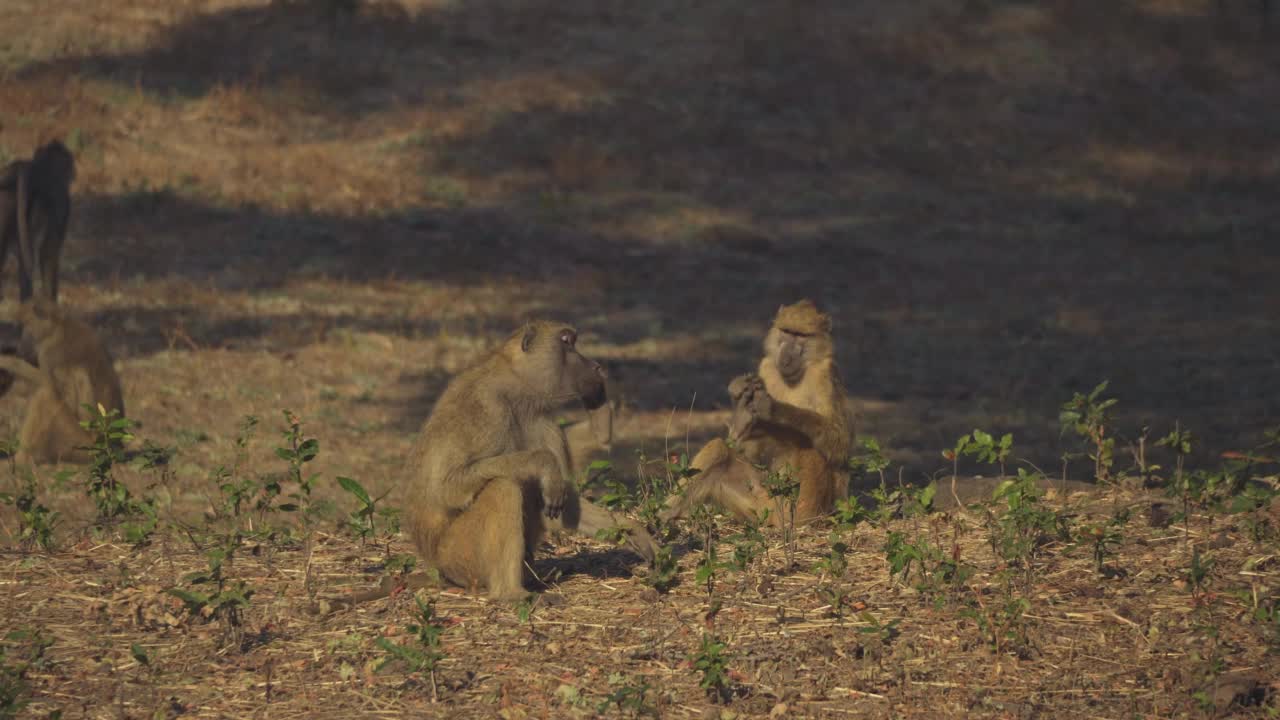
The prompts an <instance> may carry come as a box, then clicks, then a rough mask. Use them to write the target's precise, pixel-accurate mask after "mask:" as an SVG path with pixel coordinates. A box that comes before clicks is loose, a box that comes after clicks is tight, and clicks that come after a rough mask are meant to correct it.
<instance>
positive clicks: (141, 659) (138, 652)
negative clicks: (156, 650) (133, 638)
mask: <svg viewBox="0 0 1280 720" xmlns="http://www.w3.org/2000/svg"><path fill="white" fill-rule="evenodd" d="M129 652H130V653H132V654H133V659H134V660H137V661H138V663H139V664H141V665H147V666H150V665H151V656H150V655H148V654H147V651H146V650H144V649H143V648H142V646H141V645H139V644H138V643H134V644H132V645H130V646H129Z"/></svg>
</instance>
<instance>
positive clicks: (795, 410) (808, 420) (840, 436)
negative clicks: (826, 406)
mask: <svg viewBox="0 0 1280 720" xmlns="http://www.w3.org/2000/svg"><path fill="white" fill-rule="evenodd" d="M768 422H770V423H774V424H776V425H782V426H784V427H789V428H791V429H792V430H795V431H796V432H798V433H801V434H802V435H804V436H805V437H807V438H809V441H810V442H812V443H813V447H814V448H815V449H817V451H818V452H820V453H822V456H823V457H825V458H826V459H827V461H828V462H832V463H844V462H845V460H846V459H847V458H846V456H847V455H848V454H849V430H848V428H847V427H846V426H845V423H844V422H841V418H828V417H824V416H823V415H820V414H818V413H816V412H814V411H812V410H806V409H805V408H802V407H796V406H795V405H791V404H790V403H784V402H779V401H777V400H774V401H773V412H772V413H771V415H770V417H769V420H768Z"/></svg>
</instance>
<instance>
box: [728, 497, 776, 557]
mask: <svg viewBox="0 0 1280 720" xmlns="http://www.w3.org/2000/svg"><path fill="white" fill-rule="evenodd" d="M768 517H769V510H768V509H767V508H766V509H764V510H761V511H760V514H759V515H756V516H754V517H752V518H751V519H749V520H747V521H746V522H744V523H743V524H742V529H741V530H740V531H738V532H737V533H734V534H733V535H730V536H729V537H728V538H727V540H728V541H729V542H730V543H732V544H733V557H732V558H730V559H729V561H728V566H729V567H730V568H731V569H733V570H736V571H738V572H746V571H747V570H749V569H750V568H751V565H752V564H753V563H754V562H755V561H756V559H757V558H759V557H760V556H761V555H763V554H764V553H765V548H766V546H765V537H764V532H763V531H762V530H761V527H763V525H764V523H765V522H766V521H767V520H768Z"/></svg>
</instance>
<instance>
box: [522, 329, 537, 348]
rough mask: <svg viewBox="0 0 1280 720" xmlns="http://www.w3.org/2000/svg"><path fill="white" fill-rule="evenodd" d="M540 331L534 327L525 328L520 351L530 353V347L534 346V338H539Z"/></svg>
mask: <svg viewBox="0 0 1280 720" xmlns="http://www.w3.org/2000/svg"><path fill="white" fill-rule="evenodd" d="M537 334H538V331H537V329H536V328H534V327H533V325H531V324H530V325H525V326H524V337H523V338H521V339H520V349H521V350H523V351H525V352H529V346H530V345H532V344H533V338H534V337H535V336H537Z"/></svg>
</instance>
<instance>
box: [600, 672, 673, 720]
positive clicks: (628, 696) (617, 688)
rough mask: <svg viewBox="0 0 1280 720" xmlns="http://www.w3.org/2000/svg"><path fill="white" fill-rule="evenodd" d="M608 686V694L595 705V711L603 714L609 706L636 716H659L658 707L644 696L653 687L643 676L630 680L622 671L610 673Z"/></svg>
mask: <svg viewBox="0 0 1280 720" xmlns="http://www.w3.org/2000/svg"><path fill="white" fill-rule="evenodd" d="M609 687H610V688H611V690H610V691H609V694H608V695H606V696H605V698H604V700H602V701H601V702H600V703H599V704H598V705H596V712H597V713H600V714H602V715H603V714H604V713H606V712H608V711H609V708H617V709H618V710H620V711H622V712H627V713H631V714H632V715H634V716H636V717H655V718H656V717H661V715H659V713H658V709H657V708H656V707H654V706H653V705H650V704H649V702H648V698H647V697H646V696H647V695H648V694H649V691H650V690H652V689H653V688H652V687H651V686H650V685H649V682H648V681H647V680H645V679H644V678H641V679H640V680H639V681H631V680H628V679H627V677H626V676H625V675H623V674H622V673H616V672H615V673H610V674H609Z"/></svg>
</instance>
